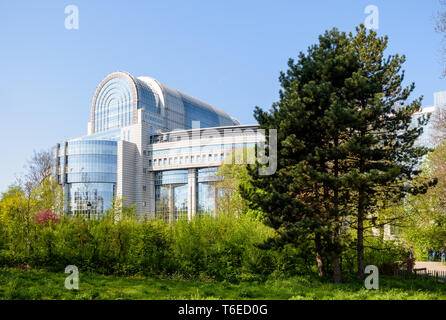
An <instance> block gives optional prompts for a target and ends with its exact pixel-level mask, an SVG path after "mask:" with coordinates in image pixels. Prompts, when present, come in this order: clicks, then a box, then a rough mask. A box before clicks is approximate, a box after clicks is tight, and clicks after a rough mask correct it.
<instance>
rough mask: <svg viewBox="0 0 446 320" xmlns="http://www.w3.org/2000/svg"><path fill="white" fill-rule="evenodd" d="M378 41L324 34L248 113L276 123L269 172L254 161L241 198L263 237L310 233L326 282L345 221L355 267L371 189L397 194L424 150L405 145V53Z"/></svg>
mask: <svg viewBox="0 0 446 320" xmlns="http://www.w3.org/2000/svg"><path fill="white" fill-rule="evenodd" d="M386 46H387V38H377V37H376V33H374V32H369V33H367V31H366V30H365V28H364V27H363V26H361V27H360V28H358V29H357V33H356V35H352V34H349V35H347V34H345V33H343V32H339V31H338V30H337V29H332V30H331V31H327V32H326V33H325V34H324V35H323V36H320V37H319V43H318V44H316V45H313V46H311V47H310V48H309V49H308V52H307V54H304V53H301V54H300V55H299V59H298V61H297V62H294V60H292V59H290V61H289V63H288V67H289V69H288V70H287V71H286V73H283V72H282V73H281V75H280V78H279V79H280V83H281V86H282V89H281V90H280V100H279V102H277V103H275V104H273V106H272V109H271V110H270V111H269V112H265V111H263V110H262V109H260V108H258V107H256V110H255V117H256V119H257V121H258V122H259V125H260V127H261V128H263V129H278V137H277V138H278V142H279V143H278V165H277V172H276V174H274V175H271V176H261V175H259V173H258V166H259V165H257V166H254V167H252V168H250V170H249V174H250V178H251V179H250V181H249V183H246V184H244V185H242V186H241V192H242V195H243V196H244V197H245V198H247V199H249V200H250V203H251V204H252V205H253V206H254V207H257V208H259V209H261V210H262V211H263V212H265V215H266V219H265V221H266V223H267V224H268V225H269V226H271V227H273V228H274V229H276V230H277V231H278V234H279V238H278V239H275V240H271V243H274V244H282V243H296V242H298V241H299V239H302V234H303V233H310V234H312V235H313V240H314V247H315V249H316V262H317V265H318V270H319V274H320V275H322V273H323V272H322V271H323V269H324V268H323V259H322V257H323V253H324V252H326V253H328V256H329V259H330V263H331V266H332V269H333V279H334V281H335V282H341V279H342V278H341V269H340V263H339V256H340V254H341V252H342V250H343V232H342V230H343V227H344V226H345V224H346V222H347V221H350V222H351V220H352V219H351V218H352V217H355V218H356V228H357V230H358V233H357V237H358V239H357V244H358V264H361V263H362V265H361V266H359V265H358V268H362V269H361V270H362V272H363V258H361V257H363V247H361V246H362V243H363V239H362V236H363V229H362V228H361V223H363V220H364V219H365V217H366V215H367V213H368V210H369V209H370V208H371V205H372V204H373V201H374V199H376V197H377V195H376V191H377V190H380V191H382V193H383V194H385V193H386V192H387V191H389V190H392V191H393V192H394V193H395V194H401V193H402V192H403V191H402V189H401V188H396V187H395V184H396V183H397V181H398V180H402V179H405V180H410V179H411V177H412V176H413V175H414V174H416V173H417V172H416V169H415V165H416V164H417V162H418V160H419V158H420V157H421V156H422V155H423V154H425V152H426V150H425V149H424V148H417V147H415V146H414V144H413V143H414V141H415V139H416V138H417V137H418V136H419V134H420V133H421V131H422V129H421V128H420V127H415V128H410V123H411V119H412V115H413V113H414V112H416V111H417V110H418V109H419V107H420V101H421V100H420V99H418V100H416V101H415V102H413V103H411V104H410V105H404V104H403V102H404V101H406V100H407V98H408V96H409V94H410V92H411V91H412V90H413V85H411V86H410V87H408V88H402V87H401V83H402V81H403V79H404V73H401V72H400V69H401V64H402V63H403V62H404V57H399V56H397V55H396V56H391V57H389V58H387V59H384V58H383V51H384V49H385V48H386ZM397 105H398V106H400V107H399V108H395V106H397ZM420 124H421V123H420ZM398 186H399V187H401V183H400V184H398ZM386 188H387V189H388V190H386ZM346 218H348V219H346Z"/></svg>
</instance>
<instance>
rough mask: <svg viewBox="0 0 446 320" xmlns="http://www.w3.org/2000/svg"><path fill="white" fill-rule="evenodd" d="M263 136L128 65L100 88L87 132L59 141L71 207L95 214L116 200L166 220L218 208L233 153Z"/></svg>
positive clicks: (60, 171) (58, 152)
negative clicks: (223, 168)
mask: <svg viewBox="0 0 446 320" xmlns="http://www.w3.org/2000/svg"><path fill="white" fill-rule="evenodd" d="M259 139H260V140H262V139H263V136H261V135H258V133H257V126H256V125H250V126H241V125H240V123H239V122H238V121H237V120H235V119H233V118H231V117H230V116H229V115H228V114H227V113H226V112H225V111H223V110H222V109H219V108H216V107H214V106H212V105H210V104H208V103H205V102H203V101H200V100H198V99H196V98H193V97H191V96H188V95H186V94H184V93H182V92H180V91H178V90H176V89H173V88H171V87H169V86H166V85H164V84H161V83H160V82H158V81H157V80H155V79H153V78H150V77H134V76H132V75H130V74H129V73H126V72H114V73H112V74H110V75H108V76H107V77H106V78H105V79H104V80H103V81H101V83H100V84H99V86H98V87H97V89H96V92H95V94H94V97H93V101H92V105H91V120H90V122H89V123H88V134H87V135H86V136H83V137H79V138H76V139H71V140H68V141H63V142H61V143H59V144H57V148H56V154H55V156H56V157H57V161H56V163H57V168H56V174H57V178H58V181H59V183H60V184H61V185H62V186H63V190H64V196H65V210H66V212H68V213H69V214H73V213H78V214H82V215H89V216H90V215H92V214H93V215H97V214H101V213H103V212H104V211H105V210H107V209H108V208H110V206H111V204H112V201H113V199H115V198H122V199H124V203H125V204H126V205H136V207H137V209H138V212H139V214H143V215H149V216H158V217H162V218H164V219H166V220H167V219H168V220H172V219H173V220H174V219H178V218H181V217H191V216H193V215H195V214H208V213H212V212H215V209H216V199H217V191H216V188H215V184H216V182H217V177H216V172H217V170H218V167H219V166H220V165H221V164H222V163H223V162H224V159H225V158H226V157H227V155H231V154H232V153H233V152H234V151H235V150H238V149H240V148H243V147H246V146H252V145H254V144H255V143H256V142H257V141H260V140H259Z"/></svg>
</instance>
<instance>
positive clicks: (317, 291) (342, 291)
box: [0, 268, 446, 300]
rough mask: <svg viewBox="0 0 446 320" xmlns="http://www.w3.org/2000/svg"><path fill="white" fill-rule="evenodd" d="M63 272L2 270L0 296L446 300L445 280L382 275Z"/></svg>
mask: <svg viewBox="0 0 446 320" xmlns="http://www.w3.org/2000/svg"><path fill="white" fill-rule="evenodd" d="M66 276H67V274H65V273H63V272H60V273H54V272H46V271H42V270H28V271H27V270H21V269H6V268H3V269H0V299H132V300H133V299H284V300H288V299H295V300H301V299H446V283H437V282H435V281H434V280H408V279H406V280H404V279H395V278H391V277H384V276H382V277H380V289H379V290H366V289H365V288H364V286H363V284H362V283H361V282H358V281H349V282H348V283H344V284H341V285H334V284H332V283H330V282H329V281H328V280H320V279H318V278H315V277H312V276H300V277H293V278H286V279H270V280H267V281H265V282H258V281H251V282H241V283H238V284H233V283H228V282H203V281H186V280H174V279H154V278H147V277H114V276H105V275H98V274H92V273H81V274H80V279H79V290H67V289H65V287H64V283H65V278H66Z"/></svg>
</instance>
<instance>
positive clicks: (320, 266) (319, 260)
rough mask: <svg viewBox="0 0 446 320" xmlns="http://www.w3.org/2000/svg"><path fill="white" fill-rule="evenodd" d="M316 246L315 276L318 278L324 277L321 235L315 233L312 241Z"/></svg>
mask: <svg viewBox="0 0 446 320" xmlns="http://www.w3.org/2000/svg"><path fill="white" fill-rule="evenodd" d="M314 242H315V246H316V264H317V275H318V276H319V277H323V276H324V262H323V260H322V245H321V235H320V234H319V233H316V238H315V240H314Z"/></svg>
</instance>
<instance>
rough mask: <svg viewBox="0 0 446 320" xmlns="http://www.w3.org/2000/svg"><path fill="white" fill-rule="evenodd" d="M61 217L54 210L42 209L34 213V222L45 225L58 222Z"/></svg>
mask: <svg viewBox="0 0 446 320" xmlns="http://www.w3.org/2000/svg"><path fill="white" fill-rule="evenodd" d="M59 221H60V217H59V216H58V215H57V214H55V213H54V212H52V211H46V210H42V211H40V212H37V213H36V214H35V215H34V222H35V223H38V224H41V225H43V226H48V225H49V224H50V222H51V223H58V222H59Z"/></svg>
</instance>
